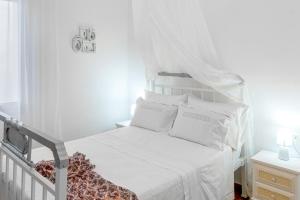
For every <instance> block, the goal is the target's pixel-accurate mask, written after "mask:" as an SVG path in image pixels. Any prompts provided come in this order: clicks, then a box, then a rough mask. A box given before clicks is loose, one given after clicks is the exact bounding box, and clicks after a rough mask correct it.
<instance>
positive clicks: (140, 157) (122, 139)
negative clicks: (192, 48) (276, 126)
mask: <svg viewBox="0 0 300 200" xmlns="http://www.w3.org/2000/svg"><path fill="white" fill-rule="evenodd" d="M149 88H150V89H151V90H152V91H155V90H156V88H161V90H160V92H161V93H162V94H165V93H167V89H169V91H170V94H178V93H179V94H183V93H184V94H186V93H188V94H195V93H197V94H198V93H199V94H200V96H201V97H202V98H203V99H206V100H209V101H212V102H215V101H216V98H217V97H218V96H217V95H218V93H216V92H215V91H214V90H211V89H207V88H201V87H199V86H196V87H194V86H193V87H190V86H186V85H183V86H180V87H178V86H173V85H171V86H170V85H168V84H164V85H162V84H155V83H154V82H153V83H151V84H150V86H149ZM0 117H1V116H0ZM2 120H4V121H5V119H4V118H3V119H2ZM5 125H6V126H7V127H9V128H10V129H11V130H12V131H17V132H22V133H23V134H24V133H26V135H27V136H28V138H29V139H31V138H32V139H33V140H37V141H39V142H42V144H43V145H44V146H46V147H48V148H50V149H51V148H52V152H51V151H49V150H48V148H39V149H34V150H33V152H32V155H31V156H32V158H31V160H32V161H34V162H37V161H40V160H49V159H53V156H52V155H56V158H55V163H56V164H57V165H56V170H57V171H58V172H59V173H57V174H56V180H58V181H57V182H56V184H55V185H53V184H50V182H49V181H48V180H45V178H43V177H41V176H40V175H39V174H38V175H37V172H35V171H34V169H32V168H30V167H29V166H27V164H26V161H24V160H22V157H21V160H20V159H19V158H20V157H19V158H18V156H16V155H14V153H13V152H11V150H10V149H9V148H6V147H5V146H2V147H1V151H0V156H2V157H3V161H2V166H1V165H0V169H1V171H0V172H2V173H1V181H0V194H1V195H0V200H7V198H6V199H4V195H2V194H5V195H9V196H10V197H11V198H9V200H12V199H14V200H15V199H20V196H21V195H20V191H21V188H22V190H24V191H25V192H23V194H24V193H25V195H23V197H24V199H25V197H28V199H31V200H34V199H37V200H40V199H43V200H50V199H51V200H52V199H56V200H61V199H65V191H66V190H65V187H66V164H65V162H66V161H67V160H66V158H67V155H69V156H70V155H72V154H73V153H75V152H77V151H78V152H81V153H83V154H86V155H87V157H88V158H89V159H90V160H91V162H92V163H93V164H95V165H96V172H97V173H98V174H100V175H101V176H103V177H104V178H105V179H107V180H109V181H111V182H113V183H115V184H116V185H119V186H123V187H125V188H127V189H129V190H131V191H132V192H134V193H135V194H136V195H137V196H138V198H139V200H233V199H234V171H235V170H237V169H238V168H240V167H243V166H244V160H245V158H243V157H241V152H242V151H241V149H240V150H238V151H232V148H231V147H229V146H227V145H225V148H224V150H223V151H220V150H216V149H214V148H210V147H206V146H203V145H200V144H198V143H193V142H189V141H187V140H184V139H178V138H175V137H171V136H169V135H168V134H167V133H158V132H154V131H150V130H146V129H142V128H138V127H134V126H131V127H126V128H121V129H115V130H111V131H108V132H106V133H101V134H97V135H94V136H90V137H86V138H81V139H78V140H73V141H70V142H66V143H63V142H60V141H56V140H53V139H51V138H49V137H45V136H43V137H41V136H40V134H38V133H37V132H34V131H31V130H30V129H29V128H26V127H22V126H21V127H19V126H18V125H17V124H14V122H12V121H7V122H6V123H5ZM241 146H242V145H241ZM65 147H66V151H67V154H66V152H65ZM59 152H61V153H59ZM55 153H56V154H55ZM242 154H243V153H242ZM5 159H6V160H5ZM7 159H8V160H9V162H7ZM0 161H1V159H0ZM7 163H9V165H7ZM5 165H6V166H5ZM15 165H16V166H18V167H15ZM7 168H12V169H13V170H8V171H7V170H4V169H7ZM21 168H22V172H24V171H25V173H26V174H27V175H28V176H29V177H28V178H27V179H24V177H22V176H21V177H20V174H21ZM243 173H245V171H244V170H242V178H243V177H245V176H244V174H243ZM8 174H10V175H9V176H8ZM8 179H9V180H8ZM21 181H23V184H22V182H21ZM7 182H10V186H8V185H9V184H5V183H7ZM39 183H40V184H41V187H39V186H38V185H39ZM245 183H246V181H245V179H244V180H242V184H243V188H244V185H245ZM31 186H33V189H32V187H31ZM53 195H55V197H54V196H53ZM32 196H34V197H35V198H32ZM22 200H23V199H22Z"/></svg>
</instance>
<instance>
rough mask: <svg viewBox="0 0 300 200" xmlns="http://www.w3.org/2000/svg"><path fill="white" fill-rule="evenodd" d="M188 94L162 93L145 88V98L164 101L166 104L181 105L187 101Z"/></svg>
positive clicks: (157, 101) (158, 101) (159, 101)
mask: <svg viewBox="0 0 300 200" xmlns="http://www.w3.org/2000/svg"><path fill="white" fill-rule="evenodd" d="M187 98H188V97H187V95H186V94H184V95H161V94H157V93H154V92H151V91H147V90H145V99H146V100H147V101H152V102H156V103H162V104H166V105H176V106H179V105H180V104H182V103H187Z"/></svg>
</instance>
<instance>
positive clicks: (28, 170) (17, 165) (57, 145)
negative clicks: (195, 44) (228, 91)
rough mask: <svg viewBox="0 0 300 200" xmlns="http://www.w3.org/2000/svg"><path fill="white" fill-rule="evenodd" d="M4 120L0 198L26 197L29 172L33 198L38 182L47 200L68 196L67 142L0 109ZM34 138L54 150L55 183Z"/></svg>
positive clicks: (211, 95) (155, 85) (162, 88)
mask: <svg viewBox="0 0 300 200" xmlns="http://www.w3.org/2000/svg"><path fill="white" fill-rule="evenodd" d="M159 76H160V77H164V78H168V77H176V78H179V79H182V80H192V77H191V76H190V75H188V74H182V73H172V74H171V73H166V72H161V73H159ZM147 87H148V89H150V90H152V91H156V92H161V93H162V94H168V93H169V94H196V95H198V96H200V97H201V98H202V99H204V100H208V101H212V102H217V100H218V99H219V95H220V94H219V93H217V92H216V91H215V90H213V89H211V88H209V87H204V86H201V87H200V86H199V85H197V86H196V85H195V86H194V87H191V86H190V85H187V86H182V85H181V86H176V85H173V84H172V83H171V84H165V83H163V84H162V83H159V82H157V81H147ZM0 121H3V122H4V135H3V139H2V141H1V146H0V192H1V195H0V200H8V199H9V200H10V199H17V200H18V199H20V200H24V199H25V177H26V176H27V177H28V176H29V177H30V179H31V187H30V191H31V192H30V193H31V200H35V193H36V185H37V184H39V185H40V186H41V187H42V188H43V190H42V191H43V192H42V200H47V199H48V197H49V195H51V196H53V197H54V199H55V200H65V199H66V195H67V167H68V155H67V152H66V149H65V145H64V143H63V142H62V141H59V140H56V139H53V138H51V137H49V136H46V134H42V133H40V132H39V131H36V130H34V129H32V128H30V127H28V126H26V125H24V124H22V123H20V122H18V121H17V120H15V119H12V118H11V117H9V116H7V115H6V114H4V113H0ZM33 141H36V142H38V143H40V144H41V145H42V146H45V147H47V148H49V149H50V150H51V151H52V153H53V157H54V162H55V167H56V183H55V184H52V183H51V182H50V181H48V180H47V179H46V178H44V177H43V176H41V175H40V174H39V173H37V172H36V171H35V169H34V163H33V162H32V161H31V153H32V142H33ZM242 149H243V148H242ZM241 155H243V152H241ZM245 160H246V159H245V158H244V157H243V156H241V158H240V162H239V163H237V164H236V166H235V171H236V170H238V169H241V170H240V172H241V180H242V190H243V196H244V197H246V196H247V193H246V188H247V180H246V171H245ZM11 170H12V171H11ZM18 172H21V173H18ZM19 179H21V186H18V185H17V180H19ZM1 188H2V190H1ZM2 192H3V193H2ZM37 200H40V199H37Z"/></svg>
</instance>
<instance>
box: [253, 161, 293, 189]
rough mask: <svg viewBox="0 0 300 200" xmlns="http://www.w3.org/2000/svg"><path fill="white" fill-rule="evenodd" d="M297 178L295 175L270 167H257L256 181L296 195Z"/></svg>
mask: <svg viewBox="0 0 300 200" xmlns="http://www.w3.org/2000/svg"><path fill="white" fill-rule="evenodd" d="M295 178H296V176H295V175H293V174H289V173H285V172H282V171H279V170H276V169H273V168H270V167H265V166H261V165H256V181H259V182H262V183H266V184H268V185H271V186H273V187H276V188H278V189H281V190H285V191H287V192H291V193H294V191H295Z"/></svg>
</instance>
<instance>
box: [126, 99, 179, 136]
mask: <svg viewBox="0 0 300 200" xmlns="http://www.w3.org/2000/svg"><path fill="white" fill-rule="evenodd" d="M136 104H137V105H136V110H135V113H134V116H133V118H132V120H131V125H132V126H137V127H141V128H145V129H150V130H153V131H157V132H168V131H169V130H170V129H171V128H172V126H173V123H174V120H175V118H176V115H177V111H178V107H177V106H170V105H164V104H159V103H154V102H150V101H145V100H143V99H142V98H139V99H138V100H137V102H136Z"/></svg>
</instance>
